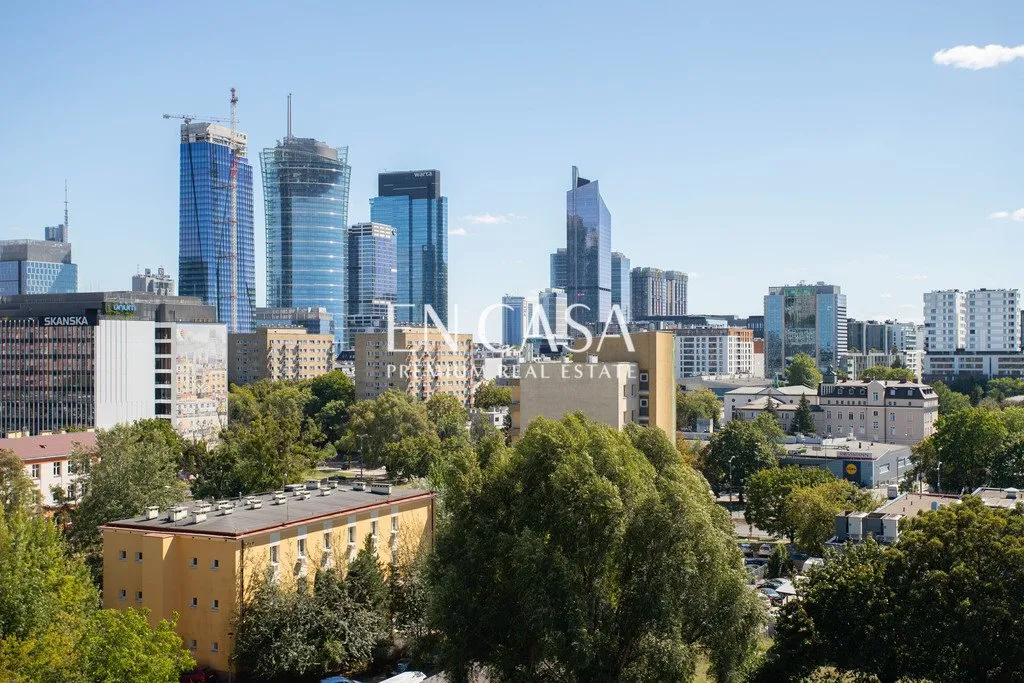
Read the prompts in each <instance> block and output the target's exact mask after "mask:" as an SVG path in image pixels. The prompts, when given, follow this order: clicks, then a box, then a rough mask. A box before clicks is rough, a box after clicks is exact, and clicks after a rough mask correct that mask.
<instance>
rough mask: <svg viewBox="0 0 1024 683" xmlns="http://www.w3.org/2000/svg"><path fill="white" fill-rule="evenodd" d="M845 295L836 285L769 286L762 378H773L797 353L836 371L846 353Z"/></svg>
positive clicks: (765, 299)
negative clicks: (763, 375)
mask: <svg viewBox="0 0 1024 683" xmlns="http://www.w3.org/2000/svg"><path fill="white" fill-rule="evenodd" d="M846 334H847V326H846V295H845V294H843V293H842V292H841V290H840V288H839V287H838V286H836V285H827V284H825V283H824V282H819V283H817V284H815V285H803V284H801V285H796V286H790V285H784V286H781V287H771V288H769V290H768V295H767V296H765V298H764V340H765V361H764V362H765V377H768V378H773V377H776V376H777V375H779V374H781V373H782V372H783V371H785V369H786V368H787V367H788V366H789V362H790V361H791V360H793V357H794V356H795V355H796V354H798V353H805V354H807V355H808V356H810V357H811V358H814V359H815V361H816V362H817V364H818V368H819V370H821V371H822V372H825V371H826V370H828V369H830V368H831V369H832V370H835V369H836V367H837V363H838V362H839V355H840V354H842V353H845V352H846Z"/></svg>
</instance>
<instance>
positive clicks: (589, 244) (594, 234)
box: [565, 166, 612, 331]
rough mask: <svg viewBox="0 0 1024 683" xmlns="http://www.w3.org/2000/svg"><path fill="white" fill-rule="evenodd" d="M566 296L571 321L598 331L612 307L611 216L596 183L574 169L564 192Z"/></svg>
mask: <svg viewBox="0 0 1024 683" xmlns="http://www.w3.org/2000/svg"><path fill="white" fill-rule="evenodd" d="M565 213H566V226H565V235H566V241H565V242H566V243H565V246H566V249H565V263H566V271H565V272H566V290H565V293H566V297H567V300H568V304H569V306H570V307H573V306H577V305H579V306H577V307H576V308H573V309H572V312H571V313H570V315H572V319H573V320H575V321H576V322H578V323H580V324H581V325H584V326H587V327H589V328H591V329H592V330H595V331H599V330H600V328H601V327H603V325H604V324H605V322H607V320H608V314H609V313H610V312H611V306H612V248H611V244H612V215H611V213H610V212H609V211H608V207H607V206H605V203H604V199H602V198H601V191H600V188H599V187H598V182H597V181H596V180H594V181H590V180H587V179H586V178H582V177H580V174H579V169H577V168H576V167H575V166H573V167H572V187H571V189H570V190H569V191H568V192H566V193H565Z"/></svg>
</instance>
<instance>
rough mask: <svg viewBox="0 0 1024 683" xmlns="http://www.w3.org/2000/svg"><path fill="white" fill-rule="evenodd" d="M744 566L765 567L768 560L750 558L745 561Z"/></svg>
mask: <svg viewBox="0 0 1024 683" xmlns="http://www.w3.org/2000/svg"><path fill="white" fill-rule="evenodd" d="M743 564H745V565H747V566H750V565H754V566H757V567H763V566H764V565H766V564H768V560H766V559H765V558H763V557H748V558H747V559H745V560H743Z"/></svg>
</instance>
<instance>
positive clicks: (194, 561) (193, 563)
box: [188, 557, 199, 569]
mask: <svg viewBox="0 0 1024 683" xmlns="http://www.w3.org/2000/svg"><path fill="white" fill-rule="evenodd" d="M188 566H189V569H196V568H197V567H199V558H198V557H193V558H192V559H191V560H189V561H188Z"/></svg>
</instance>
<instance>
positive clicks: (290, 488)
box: [284, 484, 305, 493]
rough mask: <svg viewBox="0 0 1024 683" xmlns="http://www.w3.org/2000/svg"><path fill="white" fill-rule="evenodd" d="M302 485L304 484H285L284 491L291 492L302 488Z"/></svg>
mask: <svg viewBox="0 0 1024 683" xmlns="http://www.w3.org/2000/svg"><path fill="white" fill-rule="evenodd" d="M304 486H305V485H304V484H285V485H284V490H285V492H286V493H292V492H294V491H298V490H300V489H302V488H303V487H304Z"/></svg>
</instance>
